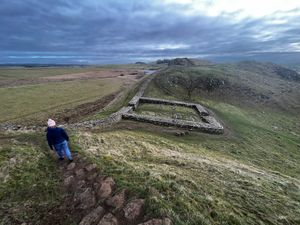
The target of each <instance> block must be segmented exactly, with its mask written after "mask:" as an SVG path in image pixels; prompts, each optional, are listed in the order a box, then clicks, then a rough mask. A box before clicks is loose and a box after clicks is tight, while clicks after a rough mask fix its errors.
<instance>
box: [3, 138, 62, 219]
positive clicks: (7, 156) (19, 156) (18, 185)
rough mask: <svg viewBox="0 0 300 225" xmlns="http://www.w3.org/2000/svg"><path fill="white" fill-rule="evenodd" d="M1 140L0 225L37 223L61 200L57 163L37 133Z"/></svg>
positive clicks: (57, 205)
mask: <svg viewBox="0 0 300 225" xmlns="http://www.w3.org/2000/svg"><path fill="white" fill-rule="evenodd" d="M0 138H1V139H0V172H1V173H0V174H1V176H0V202H1V204H0V207H1V210H0V224H16V223H20V224H21V223H22V222H26V223H30V224H38V223H40V222H41V221H42V219H43V216H46V215H47V214H48V212H49V210H51V209H52V208H53V207H59V204H60V202H61V200H62V198H63V195H62V194H61V188H60V187H61V178H60V177H59V175H58V171H57V168H56V167H57V164H56V162H55V160H54V159H53V157H51V155H50V154H49V151H47V150H46V149H47V147H46V146H45V141H43V140H44V137H42V136H41V135H40V134H34V133H31V134H13V136H11V135H4V134H1V135H0Z"/></svg>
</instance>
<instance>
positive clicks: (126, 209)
mask: <svg viewBox="0 0 300 225" xmlns="http://www.w3.org/2000/svg"><path fill="white" fill-rule="evenodd" d="M58 164H59V170H60V173H61V175H62V176H63V178H64V181H63V185H64V188H63V189H64V191H65V192H66V193H67V195H66V197H65V199H64V202H63V204H62V205H61V206H60V207H59V208H55V209H53V210H52V211H51V212H49V214H48V215H49V218H45V221H48V222H49V223H48V224H53V223H54V222H55V224H63V220H62V218H61V216H63V217H68V216H69V217H71V218H72V219H73V220H74V222H75V223H76V224H79V225H170V224H171V221H170V220H169V219H168V218H159V219H151V218H146V217H145V200H144V199H140V198H130V199H129V190H126V189H123V190H119V189H118V187H117V184H116V182H115V181H114V179H113V178H112V177H109V176H105V175H103V174H101V172H100V171H99V170H98V169H97V166H96V165H95V164H89V163H86V162H85V161H84V160H83V159H82V158H81V157H80V156H79V155H76V156H74V161H73V162H72V163H67V162H63V161H59V162H58ZM117 190H118V191H117ZM131 196H132V195H131ZM44 224H47V223H44Z"/></svg>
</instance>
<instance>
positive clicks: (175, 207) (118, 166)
mask: <svg viewBox="0 0 300 225" xmlns="http://www.w3.org/2000/svg"><path fill="white" fill-rule="evenodd" d="M76 139H77V141H76V142H77V144H78V146H80V147H81V149H82V150H81V153H82V154H86V155H87V156H88V157H89V158H90V159H91V160H93V161H94V162H95V163H97V164H98V165H99V167H100V168H101V170H102V171H103V172H104V173H106V174H108V175H111V176H113V177H114V179H116V181H117V185H118V188H119V189H121V188H127V189H129V190H130V191H131V192H132V193H135V195H139V197H143V198H146V200H147V207H148V208H147V214H148V215H149V217H153V216H169V217H170V218H172V220H173V222H174V224H195V225H196V224H197V225H198V224H285V223H289V224H297V223H299V220H300V218H299V215H300V214H299V207H300V202H299V201H300V192H299V185H300V183H299V180H296V179H293V178H291V177H288V176H286V175H283V174H280V173H274V172H272V171H270V170H268V169H264V168H262V167H256V166H254V165H253V164H252V163H251V162H249V163H246V162H243V161H237V160H236V159H234V158H233V157H231V156H230V155H228V154H227V153H226V152H224V151H222V149H220V148H219V149H218V147H217V146H218V145H226V147H229V146H231V145H232V144H234V140H233V141H226V139H225V138H222V137H214V138H211V139H210V138H209V136H208V135H203V136H202V135H199V134H192V135H191V136H188V137H187V138H183V139H178V138H175V137H174V136H171V135H169V134H166V133H160V134H154V133H152V132H149V131H145V129H144V130H143V129H142V130H141V129H139V131H126V130H121V131H108V132H104V133H103V132H102V133H93V134H91V133H79V134H77V138H76ZM199 139H200V140H199ZM204 139H208V140H209V141H211V143H216V144H215V145H214V147H215V148H216V149H212V146H207V142H202V141H203V140H204ZM241 151H242V149H241ZM258 157H259V156H258ZM297 185H298V186H297Z"/></svg>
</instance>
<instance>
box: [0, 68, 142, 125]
mask: <svg viewBox="0 0 300 225" xmlns="http://www.w3.org/2000/svg"><path fill="white" fill-rule="evenodd" d="M143 68H144V67H141V66H139V65H126V66H125V65H118V66H106V67H86V68H72V67H71V68H0V102H1V107H0V123H2V122H6V121H10V122H18V123H20V122H21V123H22V122H24V121H25V122H26V123H27V122H29V123H31V124H36V123H39V122H40V121H41V120H45V119H46V118H47V117H54V118H55V116H56V114H57V113H59V112H61V111H62V110H65V109H71V108H74V107H76V106H78V105H80V104H83V103H86V102H93V101H96V100H99V99H101V98H103V97H105V96H108V95H111V94H113V93H117V92H120V91H123V90H125V89H126V90H127V89H129V88H130V87H131V85H133V84H134V83H135V82H137V81H138V80H139V79H140V78H141V77H143V72H142V70H141V69H143ZM145 68H148V67H146V66H145ZM107 104H108V103H107ZM90 106H91V107H92V106H93V105H92V104H91V105H90ZM98 107H103V106H98ZM100 109H101V108H99V110H100ZM88 110H89V109H88V108H87V109H86V111H88Z"/></svg>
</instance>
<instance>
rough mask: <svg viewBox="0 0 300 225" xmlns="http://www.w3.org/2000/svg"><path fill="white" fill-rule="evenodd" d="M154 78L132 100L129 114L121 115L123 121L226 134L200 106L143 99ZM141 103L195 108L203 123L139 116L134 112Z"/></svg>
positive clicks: (156, 99) (164, 100)
mask: <svg viewBox="0 0 300 225" xmlns="http://www.w3.org/2000/svg"><path fill="white" fill-rule="evenodd" d="M153 77H154V76H153ZM153 77H152V78H151V79H148V80H147V82H145V83H144V84H143V85H142V86H141V88H140V90H139V91H138V93H137V94H136V95H135V96H134V97H133V98H132V99H131V101H130V102H129V104H128V106H129V107H131V109H128V111H127V112H123V113H121V114H122V118H123V119H128V120H135V121H140V122H147V123H152V124H157V125H163V126H176V127H181V128H187V129H196V130H199V131H202V132H206V133H212V134H222V133H223V132H224V128H223V126H222V125H221V124H220V123H219V122H218V121H217V120H216V119H215V118H214V117H213V116H212V115H210V113H209V112H208V110H206V109H205V107H203V106H202V105H200V104H196V103H190V102H182V101H172V100H166V99H158V98H148V97H142V96H143V95H144V92H145V90H146V88H147V86H148V84H149V82H150V81H151V80H152V79H153ZM140 103H149V104H163V105H176V106H183V107H188V108H193V109H195V110H196V112H197V113H198V115H199V117H200V118H201V119H202V122H194V121H187V120H178V119H171V118H162V117H155V116H145V115H138V114H136V113H134V111H135V110H136V109H137V108H138V106H139V104H140Z"/></svg>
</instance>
